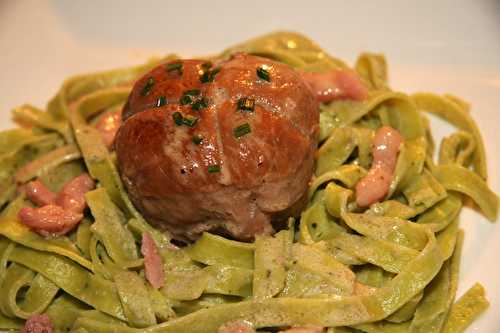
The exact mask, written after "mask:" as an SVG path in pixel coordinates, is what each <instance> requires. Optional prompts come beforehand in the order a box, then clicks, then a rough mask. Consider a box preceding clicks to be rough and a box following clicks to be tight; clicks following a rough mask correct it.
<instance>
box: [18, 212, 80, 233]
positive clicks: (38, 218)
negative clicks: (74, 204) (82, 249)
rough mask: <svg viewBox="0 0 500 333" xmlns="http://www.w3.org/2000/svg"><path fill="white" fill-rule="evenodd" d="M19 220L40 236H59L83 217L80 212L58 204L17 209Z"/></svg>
mask: <svg viewBox="0 0 500 333" xmlns="http://www.w3.org/2000/svg"><path fill="white" fill-rule="evenodd" d="M18 216H19V219H20V220H21V222H22V223H23V224H25V225H27V226H28V227H30V229H32V230H33V231H35V232H37V233H39V234H40V235H42V236H59V235H63V234H65V233H67V232H68V231H70V230H71V229H73V228H74V227H75V226H76V225H77V224H78V222H80V220H81V219H82V218H83V215H82V214H81V213H75V212H72V211H69V210H64V209H63V208H62V207H60V206H56V205H45V206H43V207H39V208H31V207H24V208H22V209H21V210H20V211H19V214H18Z"/></svg>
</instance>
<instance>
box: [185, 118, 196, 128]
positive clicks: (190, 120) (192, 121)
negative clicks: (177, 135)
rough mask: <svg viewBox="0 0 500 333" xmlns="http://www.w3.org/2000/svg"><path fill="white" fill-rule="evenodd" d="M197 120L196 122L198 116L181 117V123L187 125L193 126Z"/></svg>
mask: <svg viewBox="0 0 500 333" xmlns="http://www.w3.org/2000/svg"><path fill="white" fill-rule="evenodd" d="M197 122H198V117H194V116H184V117H183V118H182V124H183V125H186V126H189V127H194V125H196V123H197Z"/></svg>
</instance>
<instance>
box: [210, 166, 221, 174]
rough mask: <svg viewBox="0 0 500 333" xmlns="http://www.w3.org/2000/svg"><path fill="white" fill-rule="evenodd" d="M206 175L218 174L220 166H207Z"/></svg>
mask: <svg viewBox="0 0 500 333" xmlns="http://www.w3.org/2000/svg"><path fill="white" fill-rule="evenodd" d="M207 171H208V173H217V172H220V166H218V165H209V166H208V168H207Z"/></svg>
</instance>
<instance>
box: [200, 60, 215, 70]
mask: <svg viewBox="0 0 500 333" xmlns="http://www.w3.org/2000/svg"><path fill="white" fill-rule="evenodd" d="M212 66H213V64H212V63H211V62H210V61H207V62H204V63H203V64H201V68H202V69H204V70H205V71H208V70H209V69H210V68H211V67H212Z"/></svg>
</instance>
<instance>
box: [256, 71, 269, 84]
mask: <svg viewBox="0 0 500 333" xmlns="http://www.w3.org/2000/svg"><path fill="white" fill-rule="evenodd" d="M257 76H258V77H260V78H261V79H262V80H265V81H267V82H271V78H270V77H269V71H268V70H267V69H264V67H259V68H257Z"/></svg>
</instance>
